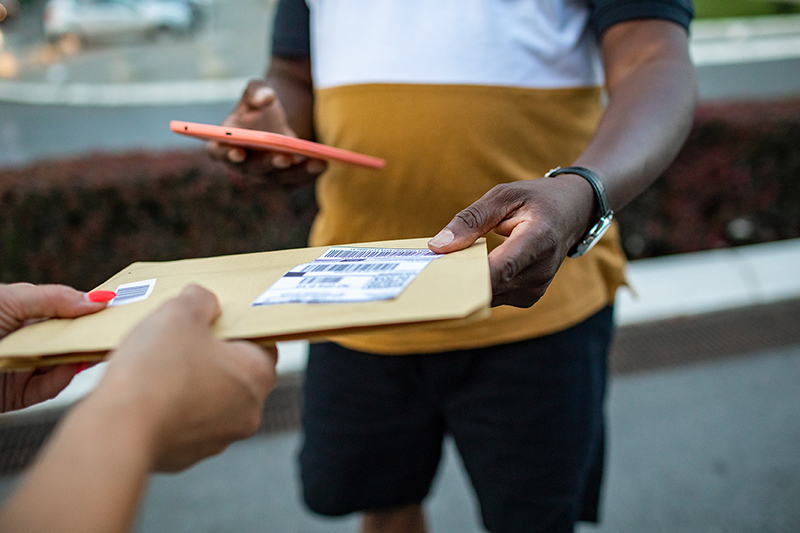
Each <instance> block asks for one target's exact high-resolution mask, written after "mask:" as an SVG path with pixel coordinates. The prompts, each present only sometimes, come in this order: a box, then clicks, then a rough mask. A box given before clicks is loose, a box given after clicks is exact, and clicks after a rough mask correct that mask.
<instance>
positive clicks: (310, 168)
mask: <svg viewBox="0 0 800 533" xmlns="http://www.w3.org/2000/svg"><path fill="white" fill-rule="evenodd" d="M327 168H328V163H327V162H326V161H324V160H322V159H309V160H308V162H307V163H306V172H308V173H309V174H312V175H319V174H322V173H323V172H325V170H326V169H327Z"/></svg>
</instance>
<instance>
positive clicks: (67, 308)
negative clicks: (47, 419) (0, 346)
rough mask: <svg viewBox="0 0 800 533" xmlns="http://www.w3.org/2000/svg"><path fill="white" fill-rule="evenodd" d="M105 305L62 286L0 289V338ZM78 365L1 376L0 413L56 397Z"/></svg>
mask: <svg viewBox="0 0 800 533" xmlns="http://www.w3.org/2000/svg"><path fill="white" fill-rule="evenodd" d="M105 307H106V303H105V302H90V301H89V299H88V298H87V297H86V294H85V293H83V292H80V291H77V290H75V289H72V288H70V287H66V286H64V285H31V284H30V283H13V284H11V285H0V338H3V337H5V336H6V335H8V334H9V333H11V332H12V331H14V330H17V329H19V328H21V327H22V326H23V325H24V324H25V323H26V322H27V321H29V320H35V319H40V318H74V317H77V316H81V315H87V314H89V313H96V312H97V311H100V310H101V309H103V308H105ZM80 367H81V365H76V364H73V365H60V366H55V367H51V368H46V369H40V370H35V371H25V372H0V394H2V397H0V412H3V413H4V412H6V411H12V410H14V409H22V408H23V407H28V406H30V405H33V404H35V403H39V402H42V401H44V400H48V399H50V398H53V397H54V396H56V395H57V394H58V393H59V392H61V391H62V390H63V389H64V387H66V386H67V385H68V384H69V382H70V381H71V380H72V378H73V376H74V375H75V373H76V372H77V371H78V369H79V368H80Z"/></svg>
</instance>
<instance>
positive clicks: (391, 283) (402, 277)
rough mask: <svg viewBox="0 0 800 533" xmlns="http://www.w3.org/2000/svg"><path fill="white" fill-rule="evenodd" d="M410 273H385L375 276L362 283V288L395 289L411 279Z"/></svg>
mask: <svg viewBox="0 0 800 533" xmlns="http://www.w3.org/2000/svg"><path fill="white" fill-rule="evenodd" d="M412 277H413V276H412V275H411V274H385V275H381V276H375V278H374V279H373V280H372V281H370V282H369V283H367V284H366V285H364V289H365V290H367V289H397V288H399V287H403V286H405V284H406V283H407V282H408V281H410V280H411V278H412Z"/></svg>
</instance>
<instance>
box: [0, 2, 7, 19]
mask: <svg viewBox="0 0 800 533" xmlns="http://www.w3.org/2000/svg"><path fill="white" fill-rule="evenodd" d="M6 14H7V12H6V8H5V7H3V4H0V21H2V20H5V18H6Z"/></svg>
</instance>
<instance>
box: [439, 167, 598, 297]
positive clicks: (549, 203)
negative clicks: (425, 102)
mask: <svg viewBox="0 0 800 533" xmlns="http://www.w3.org/2000/svg"><path fill="white" fill-rule="evenodd" d="M594 212H595V207H594V193H593V191H592V188H591V186H590V185H589V183H588V182H587V181H586V180H584V179H583V178H581V177H580V176H575V175H571V174H564V175H561V176H558V178H541V179H535V180H529V181H518V182H513V183H506V184H503V185H498V186H496V187H494V188H492V189H491V190H490V191H489V192H488V193H486V194H485V195H483V197H482V198H480V199H479V200H478V201H477V202H475V203H474V204H472V205H471V206H469V207H467V208H466V209H464V210H463V211H461V212H460V213H458V214H457V215H456V216H455V217H454V218H453V220H451V221H450V223H449V224H447V226H445V228H444V229H443V230H442V231H440V232H439V233H438V234H437V235H436V236H435V237H434V238H433V239H431V240H430V241H429V242H428V246H429V247H430V249H431V250H433V251H434V252H437V253H448V252H455V251H457V250H462V249H464V248H466V247H468V246H470V245H472V244H473V243H474V242H475V241H476V240H478V239H479V238H480V237H483V236H484V235H486V234H487V233H489V232H490V231H494V232H495V233H497V234H499V235H501V236H504V237H507V239H506V240H505V242H503V243H502V244H500V245H499V246H498V247H497V248H495V249H494V250H492V252H491V253H489V272H490V275H491V280H492V294H493V297H492V305H513V306H515V307H530V306H532V305H533V304H534V303H536V302H537V301H538V300H539V298H541V297H542V296H543V295H544V293H545V290H546V289H547V287H548V286H549V285H550V282H551V281H552V280H553V277H554V276H555V274H556V271H558V268H559V266H561V263H562V261H564V258H565V257H566V255H567V252H568V251H569V249H570V248H571V247H572V245H574V244H575V243H576V242H578V241H579V240H580V239H581V237H582V236H583V234H584V233H585V232H586V230H587V229H588V228H589V226H591V222H592V220H591V219H592V214H593V213H594Z"/></svg>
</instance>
